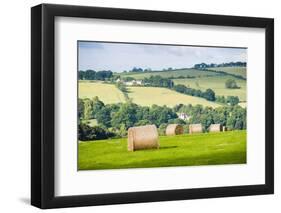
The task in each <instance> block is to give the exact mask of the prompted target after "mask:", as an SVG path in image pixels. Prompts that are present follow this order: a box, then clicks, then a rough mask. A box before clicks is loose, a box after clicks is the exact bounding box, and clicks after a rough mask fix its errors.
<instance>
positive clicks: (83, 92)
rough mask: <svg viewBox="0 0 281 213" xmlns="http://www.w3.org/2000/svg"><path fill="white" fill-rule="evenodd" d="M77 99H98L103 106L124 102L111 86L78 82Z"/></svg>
mask: <svg viewBox="0 0 281 213" xmlns="http://www.w3.org/2000/svg"><path fill="white" fill-rule="evenodd" d="M78 90H79V98H93V97H95V96H98V98H99V99H100V100H101V101H102V102H104V103H105V104H111V103H120V102H122V103H124V102H126V100H125V97H124V95H123V93H122V92H121V91H120V90H119V89H118V88H116V86H115V85H113V84H105V83H102V82H90V81H79V89H78Z"/></svg>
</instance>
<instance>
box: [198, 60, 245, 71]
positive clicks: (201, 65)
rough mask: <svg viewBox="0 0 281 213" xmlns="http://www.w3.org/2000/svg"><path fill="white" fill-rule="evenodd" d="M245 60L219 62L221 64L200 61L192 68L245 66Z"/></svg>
mask: <svg viewBox="0 0 281 213" xmlns="http://www.w3.org/2000/svg"><path fill="white" fill-rule="evenodd" d="M246 66H247V62H241V61H237V62H229V63H221V64H214V63H211V64H206V63H200V64H195V65H194V66H193V68H195V69H206V68H214V67H246Z"/></svg>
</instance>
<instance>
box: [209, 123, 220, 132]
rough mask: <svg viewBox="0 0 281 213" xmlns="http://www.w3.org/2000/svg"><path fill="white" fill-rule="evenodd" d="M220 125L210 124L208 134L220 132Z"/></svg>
mask: <svg viewBox="0 0 281 213" xmlns="http://www.w3.org/2000/svg"><path fill="white" fill-rule="evenodd" d="M221 131H222V125H221V124H211V125H210V127H209V132H221Z"/></svg>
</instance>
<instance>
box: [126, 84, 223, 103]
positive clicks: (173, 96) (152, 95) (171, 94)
mask: <svg viewBox="0 0 281 213" xmlns="http://www.w3.org/2000/svg"><path fill="white" fill-rule="evenodd" d="M127 88H128V91H129V92H128V95H129V98H130V99H132V101H133V103H136V104H138V105H141V106H152V105H153V104H156V105H159V106H163V105H166V106H169V107H173V106H175V105H177V104H186V105H188V104H192V105H196V104H201V105H202V106H211V107H219V106H221V105H220V104H218V103H215V102H211V101H207V100H206V99H204V98H198V97H194V96H190V95H185V94H181V93H178V92H175V91H173V90H170V89H166V88H161V87H127Z"/></svg>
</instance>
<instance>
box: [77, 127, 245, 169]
mask: <svg viewBox="0 0 281 213" xmlns="http://www.w3.org/2000/svg"><path fill="white" fill-rule="evenodd" d="M159 140H160V148H159V149H151V150H139V151H135V152H128V151H127V139H126V138H122V139H112V140H100V141H92V142H80V143H79V150H78V169H79V170H91V169H117V168H148V167H165V166H166V167H167V166H198V165H218V164H245V163H246V131H245V130H241V131H230V132H220V133H204V134H198V135H188V134H187V135H177V136H162V137H160V139H159Z"/></svg>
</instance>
